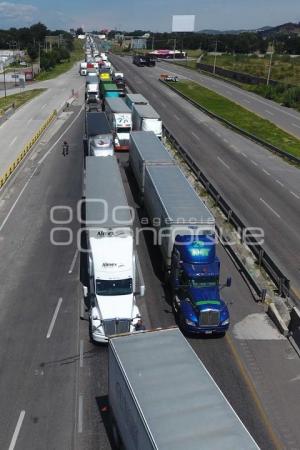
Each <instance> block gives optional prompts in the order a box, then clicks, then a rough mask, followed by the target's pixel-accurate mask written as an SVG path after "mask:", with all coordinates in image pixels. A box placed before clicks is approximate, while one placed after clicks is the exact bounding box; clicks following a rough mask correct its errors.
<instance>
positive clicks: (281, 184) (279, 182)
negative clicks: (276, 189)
mask: <svg viewBox="0 0 300 450" xmlns="http://www.w3.org/2000/svg"><path fill="white" fill-rule="evenodd" d="M276 183H277V184H279V185H280V186H281V187H284V184H283V183H281V181H279V180H276Z"/></svg>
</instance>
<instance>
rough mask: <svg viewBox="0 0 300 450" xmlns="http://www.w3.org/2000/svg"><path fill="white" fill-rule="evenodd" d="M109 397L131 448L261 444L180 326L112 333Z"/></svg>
mask: <svg viewBox="0 0 300 450" xmlns="http://www.w3.org/2000/svg"><path fill="white" fill-rule="evenodd" d="M108 400H109V412H110V418H111V422H110V423H111V430H112V436H113V438H114V444H115V446H116V447H117V448H122V449H125V450H183V449H184V450H200V449H203V450H204V449H205V450H221V449H222V450H259V447H258V445H257V444H256V442H255V441H254V439H253V437H252V436H251V435H250V433H249V431H248V430H247V428H246V427H245V426H244V424H243V423H242V421H241V419H240V418H239V416H238V415H237V414H236V412H235V411H234V409H233V408H232V407H231V405H230V403H229V402H228V400H227V399H226V397H225V396H224V394H223V393H222V391H221V390H220V388H219V386H218V385H217V384H216V382H215V381H214V379H213V378H212V376H211V375H210V373H209V372H208V371H207V369H206V367H205V366H204V364H203V363H202V361H201V360H200V359H199V358H198V356H197V355H196V353H195V352H194V350H193V349H192V347H191V346H190V344H189V343H188V342H187V340H186V339H185V338H184V336H183V335H182V333H181V332H180V331H179V329H178V328H169V329H164V330H154V331H144V332H139V333H134V334H131V335H123V336H116V337H112V338H111V339H110V341H109V347H108Z"/></svg>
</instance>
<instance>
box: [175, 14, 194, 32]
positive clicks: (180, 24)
mask: <svg viewBox="0 0 300 450" xmlns="http://www.w3.org/2000/svg"><path fill="white" fill-rule="evenodd" d="M194 29H195V16H183V15H180V16H172V31H174V32H177V31H178V32H181V31H194Z"/></svg>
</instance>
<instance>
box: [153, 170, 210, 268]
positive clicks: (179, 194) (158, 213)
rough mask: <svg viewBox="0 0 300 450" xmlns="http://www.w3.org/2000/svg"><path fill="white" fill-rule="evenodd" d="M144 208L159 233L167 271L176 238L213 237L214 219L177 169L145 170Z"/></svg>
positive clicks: (159, 242) (159, 241)
mask: <svg viewBox="0 0 300 450" xmlns="http://www.w3.org/2000/svg"><path fill="white" fill-rule="evenodd" d="M144 205H145V208H146V210H147V213H148V217H149V219H150V221H151V223H152V224H153V226H155V227H157V229H158V231H159V232H158V239H159V240H158V244H159V245H160V249H161V252H162V256H163V262H164V265H165V270H167V271H168V270H169V269H170V266H171V255H172V251H173V246H174V242H175V238H176V236H192V235H207V236H209V235H213V234H214V233H215V219H214V216H213V215H212V214H211V212H210V211H209V209H208V208H207V206H206V205H205V204H204V203H203V202H202V200H201V199H200V198H199V196H198V195H197V193H196V192H195V190H194V189H193V187H192V186H191V185H190V183H189V182H188V180H187V179H186V177H185V175H184V174H183V172H182V171H181V170H180V169H179V167H178V166H177V165H167V166H166V165H150V166H146V170H145V183H144Z"/></svg>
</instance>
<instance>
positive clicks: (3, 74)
mask: <svg viewBox="0 0 300 450" xmlns="http://www.w3.org/2000/svg"><path fill="white" fill-rule="evenodd" d="M3 78H4V97H5V98H6V80H5V66H4V69H3Z"/></svg>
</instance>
